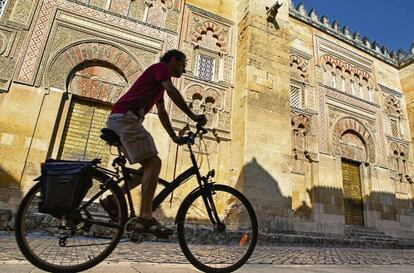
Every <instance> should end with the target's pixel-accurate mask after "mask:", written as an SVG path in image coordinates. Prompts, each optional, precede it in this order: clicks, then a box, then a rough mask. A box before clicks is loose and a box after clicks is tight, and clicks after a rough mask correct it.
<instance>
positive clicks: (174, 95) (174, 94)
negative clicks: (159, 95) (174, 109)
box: [161, 79, 198, 121]
mask: <svg viewBox="0 0 414 273" xmlns="http://www.w3.org/2000/svg"><path fill="white" fill-rule="evenodd" d="M161 83H162V86H163V87H164V89H165V91H167V94H168V96H169V97H170V98H171V100H172V101H173V102H174V103H175V105H177V106H178V108H180V109H181V110H182V111H183V112H184V113H186V114H187V116H189V117H190V118H191V119H192V120H194V121H198V120H197V115H195V114H194V113H193V111H191V109H190V107H188V105H187V103H185V100H184V98H183V96H181V94H180V92H179V91H178V90H177V88H175V86H174V85H173V84H172V82H171V80H170V79H168V80H165V81H162V82H161Z"/></svg>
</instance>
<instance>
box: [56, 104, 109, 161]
mask: <svg viewBox="0 0 414 273" xmlns="http://www.w3.org/2000/svg"><path fill="white" fill-rule="evenodd" d="M109 112H110V107H108V106H105V105H100V104H97V103H92V102H88V101H78V100H74V101H73V102H72V103H71V105H70V109H69V115H68V118H67V120H66V124H65V130H64V134H63V138H62V144H61V147H60V151H59V155H58V158H60V159H68V160H92V159H94V158H101V159H102V165H103V166H106V165H107V164H108V160H109V154H110V151H109V147H108V146H107V145H106V144H105V142H104V141H103V140H101V139H100V138H99V136H100V134H101V132H100V131H101V129H102V128H103V127H106V120H107V118H108V115H109Z"/></svg>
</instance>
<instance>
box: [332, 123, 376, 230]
mask: <svg viewBox="0 0 414 273" xmlns="http://www.w3.org/2000/svg"><path fill="white" fill-rule="evenodd" d="M373 143H374V141H373V139H372V137H371V134H370V132H369V131H368V130H367V129H366V128H365V127H364V125H363V124H362V123H361V122H360V121H358V120H356V119H354V118H343V119H341V120H339V121H338V122H337V123H336V124H335V127H334V132H333V152H334V154H335V155H337V156H340V157H341V159H342V160H341V168H342V186H343V197H344V198H343V200H344V221H345V224H346V225H358V226H363V225H364V198H363V194H364V191H363V184H362V179H361V169H362V163H374V160H375V148H374V145H373Z"/></svg>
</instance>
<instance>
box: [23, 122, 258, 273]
mask: <svg viewBox="0 0 414 273" xmlns="http://www.w3.org/2000/svg"><path fill="white" fill-rule="evenodd" d="M101 132H102V135H101V138H102V139H103V140H105V141H106V142H107V143H108V144H109V145H110V146H115V147H116V148H117V151H118V154H117V155H118V156H117V157H116V158H115V159H114V160H113V167H114V170H108V169H106V168H103V167H100V166H98V165H99V163H100V159H94V160H92V161H90V164H91V165H92V166H93V168H92V170H93V173H92V178H93V186H92V187H91V188H90V190H89V191H88V193H87V195H86V197H85V199H84V200H83V201H82V203H81V205H80V206H79V208H78V209H76V210H74V211H73V212H71V213H68V214H66V215H63V216H62V217H60V218H56V217H53V216H51V215H47V214H46V215H45V214H42V213H40V212H39V210H38V200H39V198H40V189H41V185H40V182H39V183H37V184H35V185H34V186H33V187H32V188H31V189H30V190H29V191H28V193H27V194H26V195H25V196H24V198H23V200H22V202H21V204H20V206H19V209H18V212H17V216H16V229H15V236H16V241H17V243H18V246H19V248H20V250H21V252H22V253H23V255H24V256H25V257H26V258H27V259H28V260H29V261H30V262H31V263H32V264H33V265H35V266H36V267H38V268H40V269H42V270H45V271H50V272H78V271H83V270H86V269H89V268H91V267H93V266H95V265H97V264H98V263H100V262H101V261H103V260H104V259H105V258H106V257H107V256H109V255H110V254H111V252H112V251H113V250H114V249H115V247H116V246H117V244H118V243H119V242H120V241H121V238H122V236H123V235H124V234H125V235H127V238H129V239H127V241H128V240H135V241H138V242H140V241H141V240H142V238H144V236H145V235H142V234H136V233H134V232H133V226H134V222H135V220H136V214H135V210H134V205H133V202H132V197H131V192H130V187H129V183H130V181H131V180H130V179H131V175H133V174H135V173H136V170H134V169H131V168H128V167H126V166H125V164H126V157H125V155H124V154H123V153H122V151H121V142H120V139H119V137H118V136H117V135H116V133H115V132H113V131H111V130H109V129H106V128H104V129H102V130H101ZM206 133H207V130H206V129H204V128H203V127H202V126H199V125H197V127H196V132H192V131H191V130H188V133H187V134H186V135H185V138H184V139H185V142H186V145H187V148H188V151H189V154H190V158H191V162H192V164H193V166H191V167H190V168H188V169H187V170H186V171H184V172H183V173H181V174H180V175H178V176H177V177H176V178H175V179H174V180H173V181H172V182H167V181H165V180H163V179H161V178H160V179H159V184H161V185H162V186H164V188H163V189H162V190H161V191H160V192H159V193H158V194H157V196H156V197H155V198H154V200H153V206H152V207H153V210H154V211H155V210H156V209H157V208H159V207H160V205H161V203H162V202H163V201H164V200H165V199H166V198H167V197H168V196H169V195H170V194H171V193H172V192H173V191H174V190H175V189H176V188H178V187H179V186H181V185H182V184H184V183H185V182H186V181H188V180H189V178H191V177H193V176H194V175H195V176H196V179H197V182H198V187H196V188H195V189H194V190H193V191H192V192H191V193H190V194H188V195H187V197H185V199H184V200H183V202H182V203H181V204H180V206H179V209H178V212H177V214H176V219H175V224H176V227H177V228H176V232H177V238H178V242H179V245H180V247H181V249H182V252H183V254H184V255H185V257H186V258H187V259H188V261H189V262H190V263H191V264H192V265H193V266H195V267H196V268H197V269H199V270H201V271H204V272H215V273H224V272H232V271H234V270H236V269H238V268H240V267H241V266H242V265H243V264H244V263H245V262H246V261H247V260H248V259H249V257H250V256H251V254H252V253H253V250H254V248H255V246H256V243H257V239H258V225H257V218H256V215H255V212H254V210H253V207H252V206H251V204H250V202H249V201H248V199H247V198H246V197H245V196H244V195H243V194H242V193H240V192H239V191H238V190H236V189H234V188H232V187H230V186H227V185H224V184H217V183H215V182H213V180H212V178H213V177H214V175H215V173H214V170H213V169H210V170H209V171H208V173H207V175H205V176H202V175H201V174H200V171H199V167H198V164H197V161H196V157H195V155H194V152H193V149H192V145H194V144H195V139H196V138H197V137H200V139H202V137H203V135H204V134H206ZM122 181H124V184H125V191H126V197H127V198H126V199H125V197H124V195H123V193H122V191H121V188H120V186H119V185H118V184H119V183H120V182H122ZM108 192H110V193H111V194H112V195H113V196H114V200H115V201H116V210H117V212H118V215H119V217H118V218H117V219H115V220H114V219H111V218H110V217H109V215H108V213H107V212H106V211H105V210H103V209H102V207H101V206H100V204H99V202H97V200H98V198H100V197H104V195H105V194H108ZM127 204H128V206H127ZM128 207H129V214H128ZM137 238H138V239H137ZM201 246H202V247H201ZM206 252H208V253H209V255H206ZM215 252H216V253H219V254H220V255H219V260H217V261H215V260H214V259H215V258H216V257H214V256H211V255H210V254H211V253H215Z"/></svg>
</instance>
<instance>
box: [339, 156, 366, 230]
mask: <svg viewBox="0 0 414 273" xmlns="http://www.w3.org/2000/svg"><path fill="white" fill-rule="evenodd" d="M342 177H343V186H344V216H345V224H346V225H361V226H362V225H364V215H363V203H362V194H361V179H360V173H359V164H357V163H352V162H348V161H342Z"/></svg>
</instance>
